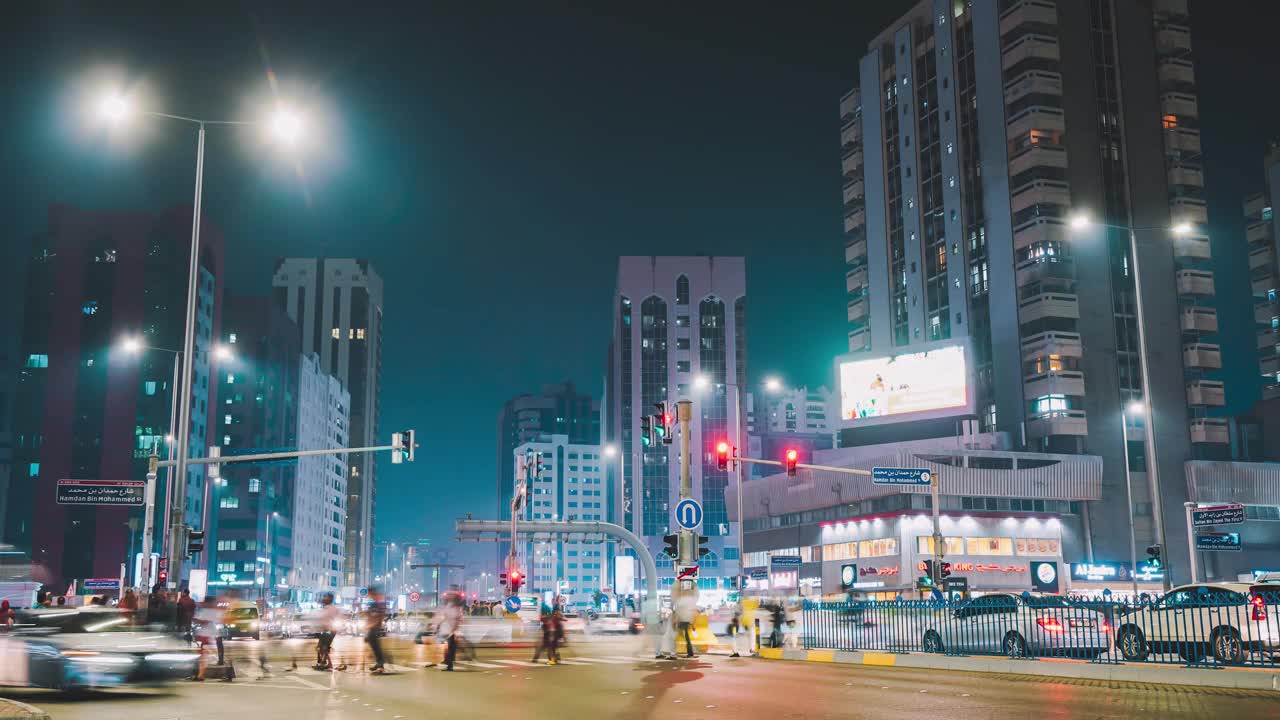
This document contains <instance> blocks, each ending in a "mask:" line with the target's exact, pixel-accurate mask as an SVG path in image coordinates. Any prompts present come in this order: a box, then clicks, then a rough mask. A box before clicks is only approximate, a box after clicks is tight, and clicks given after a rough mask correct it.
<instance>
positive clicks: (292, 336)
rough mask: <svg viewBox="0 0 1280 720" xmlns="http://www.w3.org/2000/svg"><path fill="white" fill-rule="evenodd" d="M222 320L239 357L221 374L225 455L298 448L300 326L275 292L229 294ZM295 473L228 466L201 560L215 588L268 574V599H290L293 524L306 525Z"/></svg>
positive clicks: (218, 426) (278, 467) (216, 491)
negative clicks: (274, 299)
mask: <svg viewBox="0 0 1280 720" xmlns="http://www.w3.org/2000/svg"><path fill="white" fill-rule="evenodd" d="M224 318H225V322H224V323H223V327H224V329H225V331H224V332H223V342H225V343H226V345H227V347H228V348H230V349H231V351H232V353H233V356H234V361H232V362H229V363H225V364H224V365H223V366H222V368H221V373H220V375H219V378H218V386H219V388H218V390H219V392H218V397H219V398H220V402H219V404H218V418H217V419H216V420H215V427H214V431H215V432H214V435H215V440H216V441H217V442H218V444H219V445H221V446H222V454H223V456H232V455H246V454H255V453H266V452H280V451H283V450H286V449H293V448H295V447H298V446H299V443H298V424H299V422H300V420H301V419H302V418H300V413H299V406H298V400H299V387H298V372H299V368H298V364H299V360H300V358H301V357H302V351H301V337H300V334H299V332H298V326H297V325H295V324H294V322H293V321H292V320H290V319H289V316H288V315H287V314H286V313H285V311H284V310H283V309H282V308H277V307H275V306H273V305H272V303H271V298H270V297H243V296H240V297H231V298H228V300H227V310H226V313H225V314H224ZM296 472H297V466H296V465H295V464H294V463H282V462H267V463H227V464H224V465H222V467H221V472H220V475H221V479H220V480H219V481H215V482H214V483H213V487H212V499H211V501H210V503H211V505H212V513H213V522H210V523H209V527H208V530H207V532H206V535H205V547H206V550H205V552H204V554H203V557H201V560H202V561H203V562H204V563H205V567H207V568H208V570H209V584H210V586H211V587H224V586H225V587H235V586H249V587H252V586H253V585H254V583H255V582H256V580H257V577H258V576H262V577H263V588H262V589H263V594H264V595H265V596H266V597H269V598H272V599H276V598H279V599H284V600H288V599H291V598H289V597H288V594H287V593H285V592H277V583H280V582H287V581H288V579H289V578H290V575H291V572H290V571H291V569H292V568H293V567H294V565H295V558H294V557H293V555H294V553H293V552H292V548H294V547H295V546H296V545H297V543H296V537H294V535H295V533H294V532H293V528H294V527H296V525H297V524H298V523H301V522H305V519H303V518H301V517H299V516H297V515H296V514H295V512H294V507H293V505H294V503H293V498H294V494H295V482H296V478H295V476H296ZM268 526H270V530H269V531H268ZM259 558H266V562H263V561H262V560H259Z"/></svg>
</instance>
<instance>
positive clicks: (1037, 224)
mask: <svg viewBox="0 0 1280 720" xmlns="http://www.w3.org/2000/svg"><path fill="white" fill-rule="evenodd" d="M1067 235H1068V233H1067V226H1066V225H1065V224H1064V223H1063V222H1062V221H1060V220H1056V219H1054V218H1036V219H1035V220H1031V221H1029V222H1025V223H1023V224H1021V225H1019V226H1018V227H1016V228H1014V229H1013V246H1014V247H1015V248H1016V249H1018V250H1025V249H1027V248H1029V247H1033V246H1037V245H1038V246H1041V247H1045V246H1047V245H1048V244H1049V243H1066V242H1067Z"/></svg>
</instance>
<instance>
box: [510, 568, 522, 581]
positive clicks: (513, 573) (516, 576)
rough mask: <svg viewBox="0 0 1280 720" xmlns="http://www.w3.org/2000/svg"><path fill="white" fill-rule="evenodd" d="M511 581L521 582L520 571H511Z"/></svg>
mask: <svg viewBox="0 0 1280 720" xmlns="http://www.w3.org/2000/svg"><path fill="white" fill-rule="evenodd" d="M511 579H512V580H519V579H520V571H519V570H512V571H511Z"/></svg>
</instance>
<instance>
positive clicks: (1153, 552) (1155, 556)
mask: <svg viewBox="0 0 1280 720" xmlns="http://www.w3.org/2000/svg"><path fill="white" fill-rule="evenodd" d="M1160 551H1161V547H1160V546H1159V545H1152V546H1150V547H1148V548H1147V564H1148V565H1150V566H1151V567H1160V566H1161V565H1162V561H1161V559H1160V554H1161V552H1160Z"/></svg>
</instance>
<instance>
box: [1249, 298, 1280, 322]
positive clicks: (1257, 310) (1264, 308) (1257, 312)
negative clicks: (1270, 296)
mask: <svg viewBox="0 0 1280 720" xmlns="http://www.w3.org/2000/svg"><path fill="white" fill-rule="evenodd" d="M1275 317H1280V308H1276V306H1274V305H1272V304H1271V303H1269V302H1260V303H1255V304H1254V306H1253V321H1254V322H1255V323H1257V324H1258V325H1266V326H1268V327H1270V326H1271V320H1272V318H1275Z"/></svg>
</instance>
